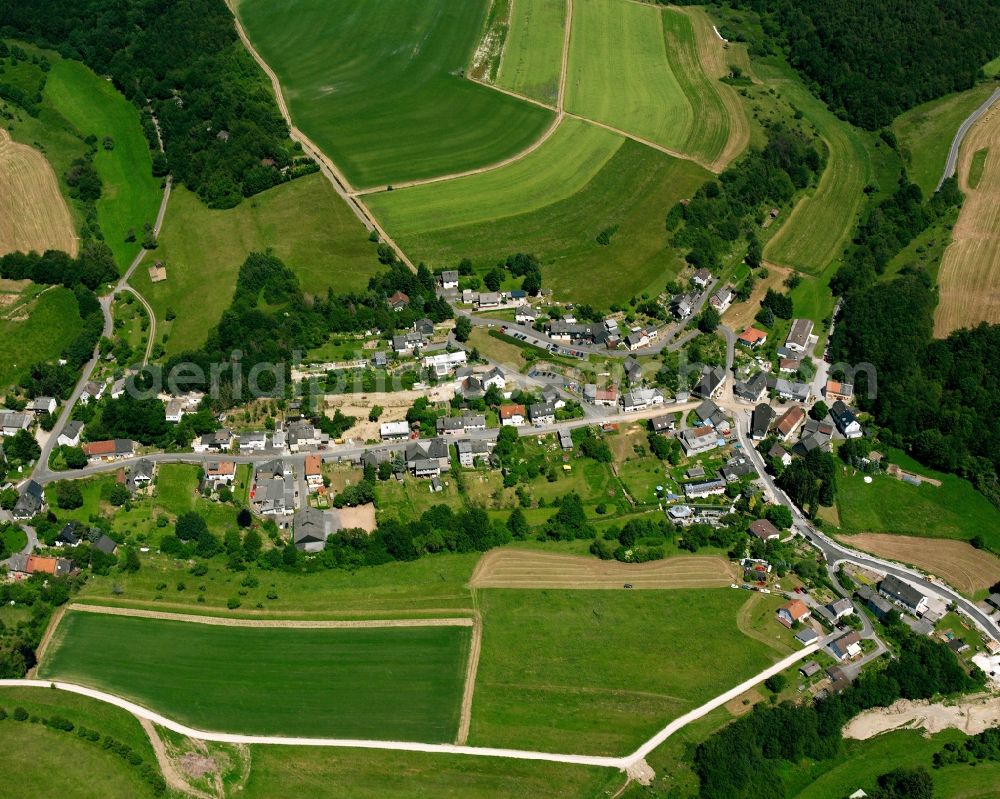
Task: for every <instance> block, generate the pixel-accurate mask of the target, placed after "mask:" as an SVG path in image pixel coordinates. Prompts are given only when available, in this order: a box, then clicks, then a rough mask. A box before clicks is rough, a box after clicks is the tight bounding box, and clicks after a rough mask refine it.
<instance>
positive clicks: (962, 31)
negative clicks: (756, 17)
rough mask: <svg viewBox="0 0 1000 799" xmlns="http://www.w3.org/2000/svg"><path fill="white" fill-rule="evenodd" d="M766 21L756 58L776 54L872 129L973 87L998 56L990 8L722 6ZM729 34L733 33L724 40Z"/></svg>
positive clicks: (752, 1)
mask: <svg viewBox="0 0 1000 799" xmlns="http://www.w3.org/2000/svg"><path fill="white" fill-rule="evenodd" d="M727 5H730V6H733V7H735V8H741V9H751V10H753V11H756V12H758V13H761V14H762V15H763V19H762V23H763V29H764V33H765V39H764V40H760V41H756V42H753V43H752V45H753V47H752V49H753V51H754V52H755V53H756V54H763V53H766V52H769V51H774V50H776V49H782V50H784V51H786V52H787V55H788V59H789V61H790V62H791V64H792V66H794V67H795V68H796V69H797V70H798V71H799V72H800V73H802V75H803V77H804V78H805V79H806V82H807V83H808V84H809V85H810V86H811V88H812V89H813V90H814V91H815V93H816V94H818V95H819V96H820V97H821V98H822V99H823V100H825V101H826V102H827V104H828V105H829V106H830V108H831V109H833V111H834V112H836V113H837V114H839V115H840V116H842V117H844V118H846V119H849V120H850V121H851V122H853V123H854V124H856V125H859V126H860V127H863V128H867V129H868V130H875V129H877V128H879V127H882V126H885V125H888V124H889V123H890V122H891V121H892V120H893V118H894V117H896V116H898V115H899V114H900V113H901V112H903V111H905V110H906V109H908V108H912V107H913V106H915V105H918V104H919V103H922V102H925V101H927V100H931V99H934V98H935V97H941V96H942V95H945V94H948V93H949V92H954V91H960V90H963V89H968V88H970V87H971V86H972V85H973V84H974V83H975V81H976V80H977V78H978V77H979V75H980V74H981V67H982V65H983V64H985V63H986V62H987V61H989V60H990V59H992V58H994V57H995V56H996V54H997V53H998V52H1000V14H998V13H997V6H996V2H994V0H948V2H944V3H942V2H939V1H938V0H879V2H871V0H846V1H845V0H810V2H806V3H803V2H800V0H728V2H727ZM726 33H727V35H731V34H729V32H728V31H727V32H726Z"/></svg>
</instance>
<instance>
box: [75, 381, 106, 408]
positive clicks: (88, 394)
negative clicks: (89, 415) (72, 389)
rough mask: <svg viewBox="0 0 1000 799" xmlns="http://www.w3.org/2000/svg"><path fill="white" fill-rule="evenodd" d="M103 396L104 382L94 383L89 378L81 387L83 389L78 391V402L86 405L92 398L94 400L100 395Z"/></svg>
mask: <svg viewBox="0 0 1000 799" xmlns="http://www.w3.org/2000/svg"><path fill="white" fill-rule="evenodd" d="M103 396H104V383H96V382H94V381H93V380H91V381H90V382H89V383H87V385H85V386H84V387H83V391H82V392H80V402H82V403H83V404H84V405H87V404H89V403H90V402H91V400H93V401H94V402H96V401H97V400H99V399H100V398H101V397H103Z"/></svg>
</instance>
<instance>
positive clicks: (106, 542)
mask: <svg viewBox="0 0 1000 799" xmlns="http://www.w3.org/2000/svg"><path fill="white" fill-rule="evenodd" d="M87 539H88V540H89V541H90V546H91V547H93V548H94V549H96V550H97V551H98V552H103V553H104V554H105V555H114V554H115V553H116V552H117V551H118V542H117V541H115V539H113V538H111V537H110V536H107V535H105V534H104V533H102V532H101V531H100V530H91V531H90V532H89V533H87Z"/></svg>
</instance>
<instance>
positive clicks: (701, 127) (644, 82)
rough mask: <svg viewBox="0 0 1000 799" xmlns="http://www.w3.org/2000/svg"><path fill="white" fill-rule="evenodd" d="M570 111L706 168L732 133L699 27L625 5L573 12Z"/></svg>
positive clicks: (603, 2)
mask: <svg viewBox="0 0 1000 799" xmlns="http://www.w3.org/2000/svg"><path fill="white" fill-rule="evenodd" d="M566 110H567V111H569V112H571V113H573V114H578V115H579V116H582V117H585V118H587V119H593V120H596V121H598V122H602V123H604V124H606V125H611V126H612V127H615V128H618V129H620V130H623V131H625V132H627V133H630V134H632V135H635V136H639V137H640V138H644V139H647V140H649V141H652V142H655V143H656V144H659V145H661V146H663V147H667V148H669V149H672V150H675V151H678V152H681V153H685V154H689V155H691V156H692V157H693V158H696V159H699V160H700V161H702V162H706V163H708V162H712V161H714V160H715V159H716V158H717V157H718V156H719V155H720V154H721V153H722V151H723V150H724V149H725V146H726V142H727V141H728V139H729V133H730V120H729V115H728V112H727V110H726V108H725V106H724V105H723V103H722V99H721V97H720V94H719V88H718V86H717V85H716V84H715V82H714V81H712V80H710V79H709V78H708V76H706V75H705V73H704V71H703V69H702V66H701V63H700V61H699V59H698V53H697V50H696V49H695V34H694V29H693V27H692V24H691V19H690V18H689V17H688V16H686V15H685V14H682V13H678V12H674V11H662V10H661V9H659V8H658V7H656V6H652V5H642V4H636V3H627V2H620V0H596V2H587V3H577V4H576V5H574V7H573V30H572V35H571V38H570V52H569V73H568V79H567V85H566Z"/></svg>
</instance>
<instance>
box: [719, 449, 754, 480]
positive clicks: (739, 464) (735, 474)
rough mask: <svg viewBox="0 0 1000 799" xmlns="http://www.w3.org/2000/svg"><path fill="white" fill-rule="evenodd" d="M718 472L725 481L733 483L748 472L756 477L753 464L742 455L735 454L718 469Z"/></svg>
mask: <svg viewBox="0 0 1000 799" xmlns="http://www.w3.org/2000/svg"><path fill="white" fill-rule="evenodd" d="M719 473H720V474H721V475H722V479H723V480H725V481H726V482H727V483H734V482H736V481H737V480H739V479H740V478H742V477H746V476H747V475H749V474H752V475H753V476H754V477H755V478H756V477H757V470H756V469H754V468H753V464H752V463H750V461H749V460H748V459H747V458H744V457H743V456H742V455H736V456H734V457H732V458H730V459H729V461H728V462H727V463H726V464H725V465H724V466H723V467H722V468H721V469H720V470H719Z"/></svg>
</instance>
